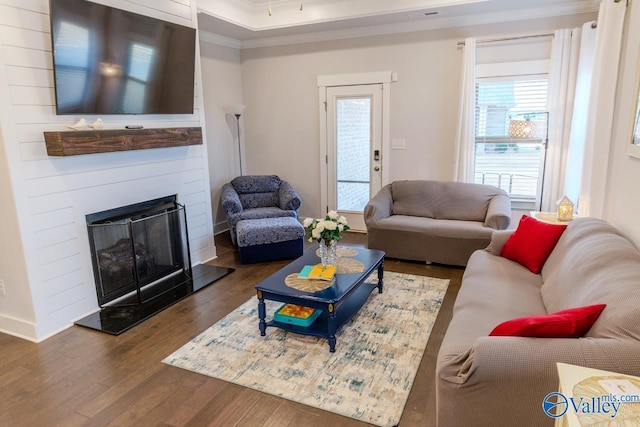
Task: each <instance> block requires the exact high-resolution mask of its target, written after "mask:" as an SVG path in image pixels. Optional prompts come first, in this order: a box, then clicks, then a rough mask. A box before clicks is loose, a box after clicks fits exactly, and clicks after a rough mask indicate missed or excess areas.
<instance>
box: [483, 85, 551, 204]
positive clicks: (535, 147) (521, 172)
mask: <svg viewBox="0 0 640 427" xmlns="http://www.w3.org/2000/svg"><path fill="white" fill-rule="evenodd" d="M547 86H548V82H547V78H546V76H545V77H537V78H523V79H521V80H518V79H517V78H513V77H511V78H503V79H500V78H491V79H478V81H477V83H476V117H475V135H476V138H475V142H476V144H475V175H474V180H475V182H476V183H482V184H490V185H494V186H496V187H499V188H502V189H503V190H505V191H507V192H508V193H509V194H510V195H511V197H512V198H516V199H522V200H532V201H534V200H537V198H538V193H539V187H540V185H539V181H540V177H541V175H542V167H543V165H542V161H543V158H544V156H543V153H544V149H545V147H544V142H545V140H546V134H547V128H546V123H547V117H548V116H547V113H546V111H547ZM512 119H519V120H531V121H534V122H535V123H536V124H539V125H541V126H542V127H543V130H544V132H543V133H544V135H543V136H537V137H531V138H521V137H513V136H510V135H509V124H510V121H511V120H512Z"/></svg>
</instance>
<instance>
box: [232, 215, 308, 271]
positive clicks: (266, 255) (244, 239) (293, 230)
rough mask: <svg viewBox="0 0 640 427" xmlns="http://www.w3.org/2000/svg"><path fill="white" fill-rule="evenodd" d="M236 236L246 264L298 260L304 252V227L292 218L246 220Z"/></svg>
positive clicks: (238, 224)
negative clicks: (289, 259)
mask: <svg viewBox="0 0 640 427" xmlns="http://www.w3.org/2000/svg"><path fill="white" fill-rule="evenodd" d="M236 233H237V239H238V250H239V252H240V259H241V261H242V263H243V264H250V263H255V262H265V261H274V260H278V259H286V258H297V257H299V256H301V255H302V252H303V251H304V228H303V227H302V224H300V222H298V220H297V219H295V218H292V217H283V218H262V219H244V220H242V221H240V222H238V223H237V224H236Z"/></svg>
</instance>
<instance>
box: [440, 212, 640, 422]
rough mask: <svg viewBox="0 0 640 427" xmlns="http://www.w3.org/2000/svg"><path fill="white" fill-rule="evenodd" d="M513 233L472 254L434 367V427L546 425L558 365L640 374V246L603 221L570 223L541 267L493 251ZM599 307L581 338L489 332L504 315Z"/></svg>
mask: <svg viewBox="0 0 640 427" xmlns="http://www.w3.org/2000/svg"><path fill="white" fill-rule="evenodd" d="M509 234H510V231H498V232H495V233H494V236H493V238H492V241H491V245H490V246H489V247H488V248H487V249H486V250H480V251H477V252H475V253H474V254H473V255H472V256H471V258H470V259H469V263H468V265H467V269H466V270H465V273H464V276H463V278H462V286H461V288H460V291H459V293H458V296H457V299H456V302H455V306H454V309H453V318H452V320H451V323H450V325H449V328H448V330H447V332H446V334H445V337H444V339H443V342H442V345H441V347H440V352H439V355H438V361H437V367H436V371H437V372H436V381H437V384H436V388H437V416H438V426H439V427H468V426H475V427H483V426H487V427H513V426H519V427H527V426H531V427H540V426H542V427H544V426H548V427H551V426H553V424H554V420H553V419H552V418H549V417H548V416H547V415H546V414H545V413H544V412H543V410H542V401H543V399H544V397H545V396H546V395H547V394H548V393H551V392H553V391H558V384H559V379H558V375H557V369H556V362H564V363H570V364H574V365H581V366H587V367H591V368H596V369H603V370H607V371H613V372H619V373H625V374H630V375H636V376H637V375H640V252H639V251H638V250H637V249H636V248H635V247H634V246H633V245H632V244H631V243H630V242H629V241H628V240H626V239H625V238H624V237H622V236H621V235H620V234H619V233H618V231H617V230H616V229H615V228H614V227H612V226H611V225H609V224H607V223H606V222H604V221H601V220H597V219H593V218H584V219H578V220H575V221H573V222H571V223H569V225H568V227H567V229H566V230H565V231H564V233H563V234H562V236H561V237H560V240H559V241H558V243H557V245H556V246H555V248H554V250H553V251H552V252H551V255H550V256H549V258H548V259H547V261H546V263H545V264H544V266H543V268H542V271H541V273H540V274H534V273H532V272H531V271H529V270H528V269H527V268H525V267H523V266H521V265H520V264H518V263H515V262H513V261H510V260H508V259H506V258H503V257H501V256H499V254H500V250H501V248H502V245H503V244H504V242H505V241H506V240H507V238H508V237H509ZM593 304H606V305H607V307H606V308H605V309H604V311H603V312H602V314H601V315H600V317H599V318H598V320H597V321H596V323H595V324H594V325H593V326H592V328H591V329H590V330H589V331H588V332H587V334H586V335H585V336H584V337H582V338H525V337H502V336H488V334H489V333H490V332H491V331H492V330H493V328H494V327H495V326H496V325H498V324H500V323H502V322H504V321H506V320H510V319H514V318H519V317H525V316H531V315H537V314H545V313H554V312H557V311H560V310H563V309H567V308H573V307H582V306H587V305H593Z"/></svg>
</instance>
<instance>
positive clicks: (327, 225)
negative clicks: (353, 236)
mask: <svg viewBox="0 0 640 427" xmlns="http://www.w3.org/2000/svg"><path fill="white" fill-rule="evenodd" d="M324 228H325V230H329V231H333V230H335V229H336V228H338V224H336V223H335V222H333V221H325V222H324Z"/></svg>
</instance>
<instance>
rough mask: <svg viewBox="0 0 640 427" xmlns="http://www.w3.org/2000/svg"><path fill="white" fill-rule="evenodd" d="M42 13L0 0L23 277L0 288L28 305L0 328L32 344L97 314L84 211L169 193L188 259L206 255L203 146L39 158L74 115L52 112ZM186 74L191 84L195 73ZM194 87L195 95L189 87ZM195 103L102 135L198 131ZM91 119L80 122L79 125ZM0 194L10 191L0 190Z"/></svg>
mask: <svg viewBox="0 0 640 427" xmlns="http://www.w3.org/2000/svg"><path fill="white" fill-rule="evenodd" d="M102 3H108V4H109V5H112V6H115V7H119V8H122V9H127V10H130V11H132V12H136V13H141V14H145V15H149V16H153V17H155V18H160V19H164V20H167V21H172V22H176V23H178V24H182V25H186V26H191V27H195V26H196V25H197V23H196V16H197V11H196V8H195V5H192V4H191V2H190V1H189V0H175V1H174V0H156V1H151V0H142V1H141V0H136V1H133V0H132V1H129V0H118V1H115V0H114V1H103V2H102ZM146 5H148V6H146ZM160 10H164V11H166V12H160ZM48 13H49V4H48V1H47V0H30V1H24V0H0V43H1V46H0V48H1V50H0V55H1V57H2V58H3V61H4V66H2V68H3V69H2V70H0V71H1V72H2V73H5V74H6V81H2V80H0V86H1V87H0V93H2V98H3V99H4V100H6V101H8V102H9V105H8V106H7V107H5V108H3V109H1V110H0V111H1V112H2V116H0V120H1V125H2V126H1V128H2V134H3V140H4V149H5V150H6V155H7V161H8V164H9V175H10V176H11V180H12V181H11V184H12V190H13V201H14V205H15V207H16V211H17V216H18V219H19V224H18V226H19V231H20V236H21V239H22V242H23V245H24V260H23V262H24V263H25V264H26V269H27V274H28V277H29V281H28V282H27V283H25V282H23V279H24V274H19V277H20V280H17V279H16V281H14V280H13V279H11V280H5V287H6V288H7V295H10V294H11V295H14V294H20V295H29V294H30V295H31V299H32V301H31V305H32V306H33V308H32V309H31V310H29V307H28V305H29V304H24V307H22V306H21V307H19V309H18V310H17V311H18V312H17V313H16V312H15V310H12V309H9V308H8V307H7V306H6V304H2V305H0V330H2V331H5V332H8V333H12V334H14V335H19V336H23V337H25V338H28V339H31V340H34V341H38V340H42V339H44V338H46V337H47V336H50V335H51V334H53V333H55V332H57V331H59V330H61V329H64V328H66V327H67V326H69V325H70V324H71V323H72V321H73V320H76V319H78V318H81V317H83V316H84V315H86V314H88V313H90V312H92V311H95V310H96V309H97V302H96V294H95V286H94V279H93V270H92V266H91V256H90V252H89V243H88V238H87V231H86V223H85V215H86V214H88V213H92V212H96V211H102V210H105V209H110V208H114V207H118V206H123V205H127V204H131V203H137V202H140V201H144V200H149V199H153V198H156V197H161V196H165V195H170V194H178V199H179V200H180V201H181V202H182V203H185V204H186V206H187V212H188V223H189V237H190V240H191V251H192V253H191V256H192V261H193V263H196V264H197V263H199V262H201V261H204V260H207V259H210V258H212V257H214V256H215V246H214V242H213V228H212V221H211V202H210V192H209V180H208V175H209V172H208V161H207V151H206V145H202V146H190V147H177V148H165V149H156V150H140V151H133V152H120V153H109V154H97V155H85V156H74V157H69V158H55V157H48V156H47V154H46V149H45V144H44V138H43V131H56V130H67V129H66V125H68V124H72V123H74V122H75V121H76V120H78V119H79V116H56V115H55V108H54V89H53V73H52V57H51V41H50V26H49V16H48ZM0 64H1V62H0ZM199 68H200V66H199V62H198V61H197V63H196V69H197V70H199ZM196 74H197V75H196V82H198V81H200V75H199V72H197V73H196ZM196 86H197V88H196V89H197V90H196V93H198V91H199V90H200V88H199V87H198V83H196ZM200 103H201V97H199V96H196V99H195V105H196V111H195V113H194V114H190V115H173V116H153V115H144V116H104V117H102V118H103V119H104V122H105V128H107V129H109V128H123V127H124V126H125V125H131V124H141V125H144V126H145V127H148V128H152V127H178V126H201V125H204V120H203V119H202V118H201V117H202V116H203V112H202V108H201V107H200ZM95 118H96V117H89V116H87V117H86V119H87V120H89V121H93V120H94V119H95ZM2 197H3V200H4V199H5V197H11V195H10V194H4V192H3V194H2ZM9 200H10V199H9ZM16 269H17V270H19V266H16ZM0 272H2V271H1V270H0ZM0 278H1V277H0ZM1 298H3V297H1V296H0V299H1ZM7 301H8V300H7ZM21 305H22V304H21ZM16 322H17V323H20V324H21V327H19V328H18V327H16V325H15V324H16Z"/></svg>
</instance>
